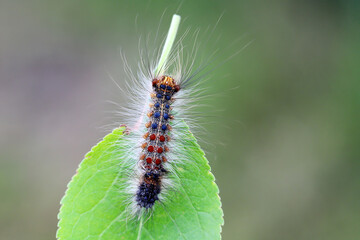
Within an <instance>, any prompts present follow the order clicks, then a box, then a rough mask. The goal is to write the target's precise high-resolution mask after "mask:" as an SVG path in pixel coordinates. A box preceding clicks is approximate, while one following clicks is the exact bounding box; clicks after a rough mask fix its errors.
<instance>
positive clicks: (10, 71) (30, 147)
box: [0, 0, 360, 240]
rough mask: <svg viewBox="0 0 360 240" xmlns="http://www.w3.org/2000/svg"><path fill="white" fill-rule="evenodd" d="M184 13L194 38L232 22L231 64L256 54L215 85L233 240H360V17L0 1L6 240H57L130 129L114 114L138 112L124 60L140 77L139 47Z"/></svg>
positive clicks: (0, 172)
mask: <svg viewBox="0 0 360 240" xmlns="http://www.w3.org/2000/svg"><path fill="white" fill-rule="evenodd" d="M180 5H181V6H180ZM179 6H180V8H179V10H178V11H177V13H178V14H180V15H181V16H182V17H183V19H185V21H183V23H182V25H181V30H180V31H182V32H183V31H184V30H185V29H186V28H187V27H193V28H192V29H193V30H194V29H195V28H199V29H200V30H205V31H206V29H207V28H208V27H209V26H210V28H213V26H214V24H215V23H216V21H217V20H218V18H219V17H220V15H222V14H223V17H222V19H221V21H220V23H219V25H218V27H217V28H216V30H215V31H214V34H215V37H214V38H217V37H218V36H221V39H220V40H219V41H218V42H217V43H216V47H217V48H219V49H227V51H225V50H224V52H221V54H220V55H221V56H220V57H219V59H226V57H227V56H229V55H231V53H232V52H236V51H237V50H239V49H241V48H242V47H244V46H245V45H246V43H247V42H250V41H253V42H252V44H251V45H250V46H248V47H246V48H245V49H244V50H243V51H241V53H240V54H238V55H236V56H235V57H233V58H232V59H231V60H230V61H229V62H227V63H226V64H224V65H222V66H221V67H219V68H217V69H216V70H215V71H214V72H213V79H215V81H209V86H208V87H209V88H210V89H213V90H217V89H221V91H222V90H224V94H222V95H221V96H220V97H217V98H210V99H208V100H206V101H207V102H206V103H207V104H209V105H211V106H212V108H213V109H216V110H222V112H221V114H220V116H219V117H217V118H215V119H212V120H211V124H209V125H207V126H208V127H207V130H208V132H209V135H208V137H207V139H204V141H201V142H200V144H201V145H202V146H203V147H205V149H209V151H208V152H207V154H208V155H207V156H208V158H209V160H210V164H211V166H212V170H213V173H214V174H215V176H216V180H217V183H218V185H219V188H220V194H221V199H222V203H223V209H224V213H225V226H224V227H223V239H226V240H227V239H251V240H269V239H271V240H272V239H274V240H280V239H284V240H285V239H286V240H290V239H291V240H296V239H304V240H308V239H316V240H319V239H326V240H339V239H342V240H343V239H344V240H353V239H360V174H359V173H360V162H359V160H360V159H359V157H360V147H359V144H360V131H359V122H360V121H359V120H360V116H359V115H360V113H359V112H360V83H359V79H360V33H359V30H360V14H359V11H360V8H359V4H358V1H336V0H332V1H306V0H305V1H304V0H275V1H258V0H255V1H254V0H253V1H251V0H240V1H213V0H210V1H209V0H208V1H181V2H180V1H150V0H149V1H116V0H113V1H93V0H90V1H70V0H63V1H45V0H38V1H37V0H31V1H26V0H22V1H21V0H19V1H13V0H0V134H1V138H0V193H1V197H0V239H1V240H15V239H16V240H17V239H19V240H24V239H26V240H48V239H54V238H55V232H56V224H57V212H58V209H59V201H60V199H61V197H62V196H63V194H64V191H65V189H66V184H67V183H68V182H69V180H70V179H71V176H72V175H73V174H74V173H75V169H76V168H77V166H78V164H79V163H80V161H81V159H82V158H83V156H84V154H85V153H86V152H87V151H89V150H90V148H91V146H93V145H95V144H96V143H97V142H98V141H99V140H100V139H101V138H102V137H103V136H104V135H105V134H106V133H107V132H109V129H107V128H105V129H106V130H105V131H104V130H103V129H102V128H101V127H102V126H106V125H107V124H111V123H112V122H114V121H117V122H121V119H117V118H116V117H115V116H112V115H111V114H110V116H109V114H107V113H106V111H107V110H109V109H111V107H110V108H109V106H108V105H107V104H104V102H105V101H106V100H110V99H112V100H114V98H113V96H115V98H117V99H118V100H119V104H122V105H124V106H126V98H125V97H124V96H116V94H118V92H117V91H116V90H115V88H116V87H114V83H113V82H112V81H111V80H110V79H109V77H108V74H107V73H110V74H111V75H113V76H114V78H115V79H116V81H118V82H119V83H120V84H123V81H124V78H125V75H124V71H123V69H122V68H123V66H122V62H121V58H120V54H119V49H120V48H121V49H122V50H123V51H124V52H125V54H126V56H127V57H128V58H129V62H130V63H131V65H133V66H134V67H136V61H138V60H139V56H138V45H137V43H138V38H139V36H140V35H143V36H144V35H146V34H148V33H151V32H153V31H154V30H155V29H156V28H157V26H158V24H159V21H160V18H161V15H162V14H163V13H164V18H163V22H162V23H161V25H160V33H161V34H164V33H166V31H167V28H168V24H169V21H170V19H171V15H172V14H173V13H174V12H175V11H176V9H177V8H178V7H179ZM165 10H166V11H165ZM164 11H165V12H164ZM244 36H245V37H244ZM238 38H241V39H243V40H242V41H241V42H240V43H239V44H235V45H234V47H233V49H230V50H229V48H228V47H229V43H231V42H233V41H234V40H235V39H238ZM201 40H204V39H200V40H199V41H201ZM188 41H191V39H190V40H189V39H188ZM213 50H214V49H213V48H211V47H207V46H201V47H200V49H199V51H200V52H201V53H202V54H204V55H206V54H207V53H209V52H210V53H211V52H212V51H213ZM222 76H223V77H222ZM234 87H237V88H234ZM227 89H231V90H229V91H227ZM203 114H204V115H206V114H208V113H206V112H204V113H203ZM109 117H110V118H109ZM208 142H209V143H212V145H211V147H209V146H208Z"/></svg>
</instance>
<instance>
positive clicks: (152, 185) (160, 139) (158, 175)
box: [136, 76, 180, 209]
mask: <svg viewBox="0 0 360 240" xmlns="http://www.w3.org/2000/svg"><path fill="white" fill-rule="evenodd" d="M152 86H153V92H152V93H151V100H152V103H151V104H150V111H149V113H148V114H147V116H148V117H149V118H150V121H149V122H147V123H146V125H145V126H146V128H147V129H148V131H147V132H146V133H145V134H144V136H143V137H144V139H145V140H146V142H144V143H143V144H142V148H143V149H144V150H143V153H142V154H141V156H140V160H141V163H140V165H141V167H142V168H143V169H144V175H143V176H142V177H141V180H140V185H139V189H138V191H137V193H136V202H137V204H138V205H139V206H141V207H144V208H146V209H148V208H151V207H152V206H153V205H154V203H155V201H157V200H159V197H158V195H159V194H160V192H161V180H162V178H163V176H164V175H165V174H166V173H167V170H166V169H165V167H164V165H163V163H165V162H166V161H167V158H166V156H165V152H168V151H169V148H168V147H167V145H166V143H167V142H169V141H170V136H169V135H168V134H167V133H168V132H169V131H170V130H171V126H170V124H169V123H168V122H169V121H170V120H171V119H172V118H173V116H172V115H171V104H172V102H173V101H174V99H173V95H174V94H176V92H178V91H179V90H180V86H179V85H176V83H175V81H174V79H173V78H171V77H169V76H162V77H161V78H160V79H154V80H153V81H152Z"/></svg>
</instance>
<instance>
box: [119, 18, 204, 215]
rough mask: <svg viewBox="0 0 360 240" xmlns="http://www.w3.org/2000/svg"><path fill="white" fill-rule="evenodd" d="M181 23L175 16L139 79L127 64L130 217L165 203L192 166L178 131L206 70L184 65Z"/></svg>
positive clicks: (126, 111) (127, 158)
mask: <svg viewBox="0 0 360 240" xmlns="http://www.w3.org/2000/svg"><path fill="white" fill-rule="evenodd" d="M179 22H180V16H178V15H174V16H173V19H172V22H171V25H170V29H169V32H168V35H167V38H166V41H165V43H164V45H163V50H162V53H161V55H160V56H159V57H157V58H156V61H154V62H146V61H145V60H143V61H142V62H141V63H140V67H141V69H142V70H141V71H139V72H138V73H137V75H135V74H134V73H133V71H132V70H131V69H130V67H129V66H128V65H127V64H125V67H126V69H125V70H126V71H127V73H128V75H129V76H130V79H131V81H132V83H129V84H128V85H127V89H121V88H120V89H121V90H123V92H124V93H125V94H126V95H127V96H128V98H127V99H128V100H129V101H130V104H131V106H130V107H126V108H122V109H121V114H122V116H123V120H125V122H126V124H125V125H126V127H127V129H128V130H127V132H128V135H126V138H127V140H129V141H128V142H129V145H128V146H126V149H128V151H127V155H126V161H125V164H128V165H129V169H131V171H129V173H128V174H127V175H126V176H124V177H125V178H126V179H127V181H126V182H127V186H126V189H127V192H128V194H129V198H128V204H127V205H128V208H129V209H130V212H131V214H130V215H131V216H136V215H139V216H141V215H142V213H144V212H149V210H151V209H153V208H155V207H156V202H159V203H160V204H163V203H165V200H166V193H167V192H168V191H176V188H177V185H178V184H179V182H178V181H179V180H178V178H177V171H178V169H179V168H181V165H182V164H187V162H188V161H187V159H183V158H182V155H183V153H184V151H185V148H186V137H185V136H183V134H182V133H181V131H180V130H179V128H181V126H183V124H184V121H185V120H188V118H187V113H186V111H187V110H189V109H190V108H191V101H194V100H196V96H198V94H199V93H200V92H201V91H202V89H201V88H197V87H196V86H197V84H198V82H196V80H198V78H199V77H201V76H199V73H200V72H201V71H202V70H203V69H202V68H199V69H196V70H195V71H191V70H192V69H191V68H192V66H193V65H194V60H192V61H190V62H189V63H188V65H187V66H184V64H183V62H182V61H183V55H182V51H183V46H182V44H181V38H180V40H179V41H178V42H177V43H176V44H175V47H174V48H173V44H174V41H175V36H176V33H177V29H178V25H179ZM145 59H147V57H146V58H145ZM124 60H125V59H124ZM148 61H149V60H148ZM125 62H126V61H125ZM185 65H186V64H185ZM189 65H190V66H189ZM129 92H130V94H129ZM134 119H138V120H137V121H134ZM134 122H135V123H134ZM188 164H192V163H188Z"/></svg>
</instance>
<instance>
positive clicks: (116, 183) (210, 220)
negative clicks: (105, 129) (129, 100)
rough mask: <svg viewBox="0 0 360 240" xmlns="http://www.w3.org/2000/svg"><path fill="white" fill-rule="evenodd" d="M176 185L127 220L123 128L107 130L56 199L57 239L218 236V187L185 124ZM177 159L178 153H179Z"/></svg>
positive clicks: (220, 220)
mask: <svg viewBox="0 0 360 240" xmlns="http://www.w3.org/2000/svg"><path fill="white" fill-rule="evenodd" d="M181 131H184V133H183V134H185V135H186V140H185V141H186V143H185V144H184V146H183V148H184V153H183V154H184V156H183V157H184V159H189V162H187V163H186V164H182V165H181V167H178V169H177V171H176V173H177V175H178V179H179V184H178V185H176V188H175V189H174V190H169V192H168V193H167V198H166V200H165V201H164V202H163V203H160V202H159V201H157V202H156V203H155V205H154V211H153V212H152V214H151V215H150V216H148V217H146V218H141V219H139V218H132V219H131V218H130V217H129V214H128V212H127V211H126V207H127V205H128V204H127V202H126V201H127V200H128V199H129V196H128V193H126V191H125V189H124V188H125V185H126V182H125V180H124V179H125V178H124V177H123V176H124V175H125V173H126V171H127V170H129V169H126V168H127V167H128V165H126V164H122V161H124V157H123V156H124V153H125V152H126V150H127V149H125V146H127V144H126V141H128V140H127V138H126V135H123V132H124V128H123V127H122V128H117V129H115V130H114V131H113V132H112V133H110V134H108V135H107V136H106V137H105V138H104V139H103V140H102V141H101V142H99V143H98V144H97V145H96V146H95V147H93V148H92V150H91V151H90V152H89V153H88V154H86V156H85V159H84V160H83V161H82V162H81V164H80V166H79V169H78V171H77V174H76V175H75V176H74V177H73V179H72V180H71V182H70V183H69V185H68V189H67V191H66V194H65V196H64V198H63V199H62V200H61V204H62V206H61V209H60V213H59V216H58V217H59V224H58V225H59V229H58V232H57V238H58V239H59V240H93V239H102V240H105V239H109V240H118V239H127V240H132V239H141V240H147V239H154V240H155V239H156V240H159V239H171V240H176V239H196V240H201V239H206V240H211V239H220V238H221V237H220V232H221V226H222V224H223V212H222V210H221V203H220V198H219V196H218V192H219V190H218V187H217V186H216V184H215V183H214V176H213V175H212V174H211V172H210V167H209V165H208V161H207V160H206V158H205V157H204V152H203V151H202V150H201V149H200V147H199V145H198V144H197V142H196V140H195V138H194V136H193V135H192V134H191V133H190V131H189V130H188V128H187V126H184V127H183V128H182V130H181ZM180 157H181V156H180Z"/></svg>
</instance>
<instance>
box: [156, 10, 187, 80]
mask: <svg viewBox="0 0 360 240" xmlns="http://www.w3.org/2000/svg"><path fill="white" fill-rule="evenodd" d="M180 19H181V17H180V16H179V15H176V14H174V15H173V17H172V20H171V24H170V28H169V32H168V34H167V37H166V41H165V44H164V47H163V50H162V52H161V56H160V59H159V62H158V65H157V67H156V68H155V71H154V76H155V77H156V76H159V75H162V74H164V67H165V65H166V61H167V59H168V57H169V55H170V52H171V48H172V46H173V44H174V41H175V37H176V34H177V31H178V28H179V25H180Z"/></svg>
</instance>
